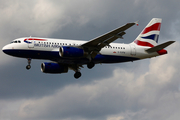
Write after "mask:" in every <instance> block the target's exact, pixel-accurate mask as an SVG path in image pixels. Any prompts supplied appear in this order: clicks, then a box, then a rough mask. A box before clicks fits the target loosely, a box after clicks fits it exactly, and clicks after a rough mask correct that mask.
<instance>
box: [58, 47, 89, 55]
mask: <svg viewBox="0 0 180 120" xmlns="http://www.w3.org/2000/svg"><path fill="white" fill-rule="evenodd" d="M85 54H86V53H85V52H84V50H83V49H81V48H77V47H70V46H62V47H60V48H59V55H60V56H61V57H66V58H79V57H84V56H85Z"/></svg>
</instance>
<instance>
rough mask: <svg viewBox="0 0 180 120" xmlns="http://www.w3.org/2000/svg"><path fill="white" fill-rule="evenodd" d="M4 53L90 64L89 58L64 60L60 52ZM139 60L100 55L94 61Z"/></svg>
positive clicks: (8, 51)
mask: <svg viewBox="0 0 180 120" xmlns="http://www.w3.org/2000/svg"><path fill="white" fill-rule="evenodd" d="M3 52H4V53H6V54H8V55H11V56H15V57H21V58H32V59H46V60H53V61H57V62H61V63H66V64H86V63H88V62H89V59H87V58H76V59H70V58H62V57H60V55H59V52H58V51H38V50H11V49H10V50H3ZM135 60H139V58H134V57H126V56H113V55H100V54H98V55H97V56H96V57H95V58H94V59H93V61H94V62H95V63H120V62H128V61H135Z"/></svg>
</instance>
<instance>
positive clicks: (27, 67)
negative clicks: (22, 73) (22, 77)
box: [26, 58, 31, 70]
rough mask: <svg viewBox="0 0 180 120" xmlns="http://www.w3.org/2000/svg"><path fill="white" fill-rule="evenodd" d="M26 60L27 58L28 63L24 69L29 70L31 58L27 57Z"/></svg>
mask: <svg viewBox="0 0 180 120" xmlns="http://www.w3.org/2000/svg"><path fill="white" fill-rule="evenodd" d="M27 60H28V65H27V66H26V69H27V70H29V69H30V68H31V65H30V64H31V59H30V58H28V59H27Z"/></svg>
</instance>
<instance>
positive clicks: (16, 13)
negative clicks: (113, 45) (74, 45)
mask: <svg viewBox="0 0 180 120" xmlns="http://www.w3.org/2000/svg"><path fill="white" fill-rule="evenodd" d="M179 5H180V1H179V0H158V1H157V0H74V1H73V0H6V1H4V0H0V41H1V44H0V47H1V48H2V47H3V46H4V45H6V44H8V43H10V42H11V41H12V40H13V39H16V38H20V37H29V36H36V37H48V38H63V39H76V40H77V39H78V40H87V41H88V40H91V39H93V38H95V37H97V36H99V35H101V34H104V33H106V32H108V31H110V30H112V29H115V28H117V27H119V26H121V25H124V24H126V23H128V22H135V21H137V20H139V26H133V27H132V28H130V29H129V30H127V31H126V32H127V34H126V35H125V36H124V39H123V40H117V41H115V42H118V43H130V42H132V41H133V40H134V39H135V38H136V37H137V35H138V34H139V33H140V32H141V30H142V29H143V28H144V27H145V26H146V24H147V23H148V22H149V21H150V20H151V19H152V18H154V17H157V18H162V26H161V32H160V38H159V43H163V42H166V41H169V40H175V41H176V42H175V43H174V44H173V45H171V46H169V47H168V48H167V50H168V54H167V55H164V56H160V57H156V58H152V59H147V60H141V61H136V62H128V63H120V64H103V65H96V66H95V67H94V68H93V69H91V70H89V69H87V68H86V66H85V68H84V69H82V71H81V72H82V77H81V78H80V79H78V80H76V79H74V77H73V75H74V72H73V71H69V73H66V74H58V75H51V74H44V73H41V71H40V65H41V63H42V62H44V61H43V60H32V64H31V65H32V68H31V69H30V70H29V71H27V70H26V69H25V67H26V65H27V60H26V59H21V58H15V57H11V56H7V55H5V54H4V53H3V52H2V51H0V120H32V119H33V120H177V119H179V118H180V114H179V113H180V80H179V78H180V56H179V55H180V52H179V51H180V40H179V38H180V27H179V26H180V8H179Z"/></svg>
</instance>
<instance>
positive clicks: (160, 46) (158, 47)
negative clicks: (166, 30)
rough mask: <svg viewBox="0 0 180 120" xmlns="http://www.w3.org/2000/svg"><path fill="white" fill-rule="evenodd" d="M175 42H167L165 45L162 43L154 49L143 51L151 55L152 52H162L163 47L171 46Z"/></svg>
mask: <svg viewBox="0 0 180 120" xmlns="http://www.w3.org/2000/svg"><path fill="white" fill-rule="evenodd" d="M174 42H175V41H168V42H165V43H162V44H160V45H157V46H155V47H152V48H149V49H147V50H145V51H146V52H147V53H153V52H157V51H159V50H162V49H164V48H165V47H167V46H169V45H171V44H172V43H174Z"/></svg>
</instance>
